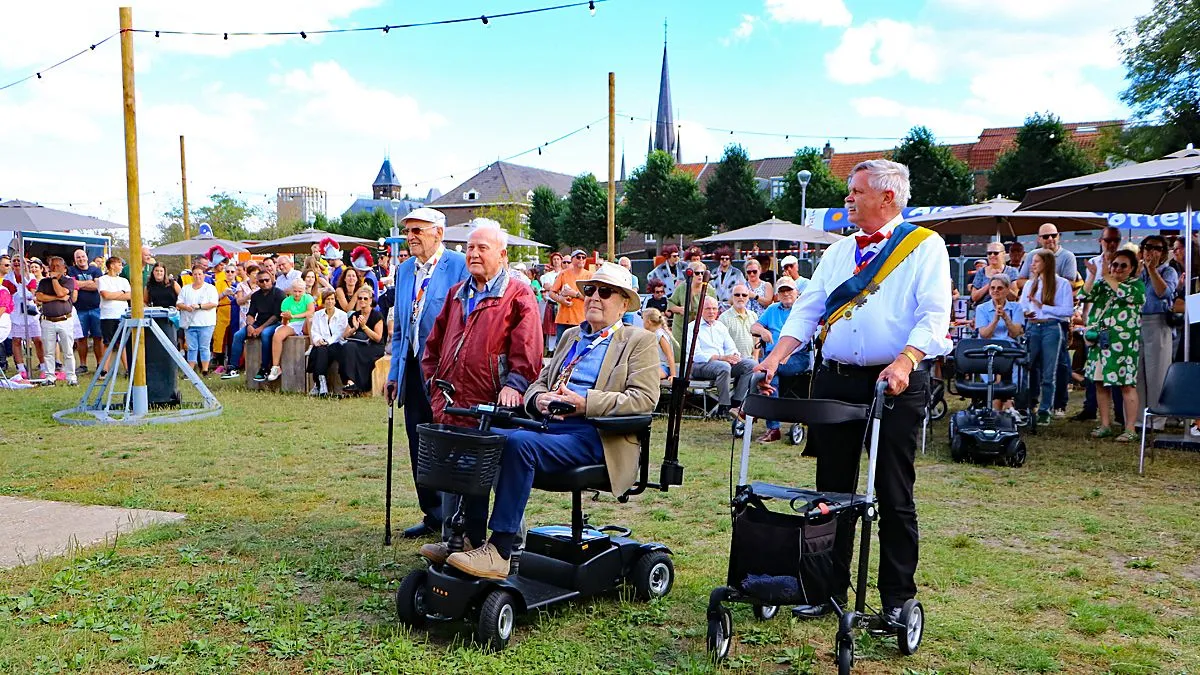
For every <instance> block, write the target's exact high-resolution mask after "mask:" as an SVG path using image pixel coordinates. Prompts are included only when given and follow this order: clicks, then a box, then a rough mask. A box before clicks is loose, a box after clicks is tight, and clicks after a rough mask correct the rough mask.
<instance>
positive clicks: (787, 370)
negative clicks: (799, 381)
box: [758, 302, 812, 375]
mask: <svg viewBox="0 0 1200 675" xmlns="http://www.w3.org/2000/svg"><path fill="white" fill-rule="evenodd" d="M792 307H795V305H792ZM791 313H792V308H791V307H788V308H786V309H784V307H783V305H782V304H780V303H778V302H773V303H771V305H770V306H769V307H767V308H766V309H765V310H763V313H762V314H761V315H759V317H758V323H759V324H761V325H762V327H763V328H766V329H767V330H769V331H771V339H772V342H771V344H769V345H767V346H766V351H767V353H768V354H770V353H771V351H772V350H774V349H775V345H777V344H779V332H780V331H781V330H782V329H783V325H784V324H785V323H787V320H788V316H790V315H791ZM811 366H812V356H811V355H810V354H809V352H808V350H807V349H797V350H796V351H794V352H792V356H791V358H789V359H788V360H787V362H786V363H781V364H780V365H779V370H778V371H777V372H778V373H779V374H780V375H799V374H800V373H803V372H804V371H806V370H808V369H809V368H810V367H811Z"/></svg>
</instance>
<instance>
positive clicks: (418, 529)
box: [404, 522, 434, 539]
mask: <svg viewBox="0 0 1200 675" xmlns="http://www.w3.org/2000/svg"><path fill="white" fill-rule="evenodd" d="M433 533H434V530H432V529H431V528H430V527H429V526H428V525H426V524H425V523H424V522H420V523H417V524H416V525H413V526H412V527H410V528H408V529H407V530H405V531H404V538H405V539H416V538H418V537H425V536H429V535H431V534H433Z"/></svg>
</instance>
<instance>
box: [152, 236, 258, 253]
mask: <svg viewBox="0 0 1200 675" xmlns="http://www.w3.org/2000/svg"><path fill="white" fill-rule="evenodd" d="M213 246H220V247H221V248H223V249H225V250H226V251H229V252H230V253H245V252H247V251H249V250H250V249H248V248H246V246H245V244H241V243H239V242H236V241H230V240H228V239H219V238H217V237H196V238H194V239H184V240H183V241H176V242H172V243H170V244H163V245H162V246H159V247H158V248H156V249H153V250H152V253H154V255H204V254H205V253H208V251H209V249H211V248H212V247H213Z"/></svg>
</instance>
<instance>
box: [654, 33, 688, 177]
mask: <svg viewBox="0 0 1200 675" xmlns="http://www.w3.org/2000/svg"><path fill="white" fill-rule="evenodd" d="M654 149H655V150H663V151H665V152H666V153H667V154H669V155H671V156H672V157H674V158H675V160H676V161H679V160H680V159H681V158H682V156H683V153H682V152H681V151H680V148H679V144H678V139H677V138H676V137H675V117H674V115H673V114H672V106H671V75H670V73H669V72H668V70H667V24H666V22H665V21H664V22H663V59H662V75H661V76H660V78H659V81H658V117H657V118H656V120H655V124H654Z"/></svg>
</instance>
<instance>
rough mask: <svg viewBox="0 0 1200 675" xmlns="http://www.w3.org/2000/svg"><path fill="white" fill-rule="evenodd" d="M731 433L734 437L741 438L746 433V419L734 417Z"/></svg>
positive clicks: (730, 427)
mask: <svg viewBox="0 0 1200 675" xmlns="http://www.w3.org/2000/svg"><path fill="white" fill-rule="evenodd" d="M729 433H730V434H732V435H733V437H734V438H741V437H742V436H743V435H744V434H745V433H746V420H744V419H742V418H740V417H735V418H733V421H732V422H731V423H730V425H729Z"/></svg>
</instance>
